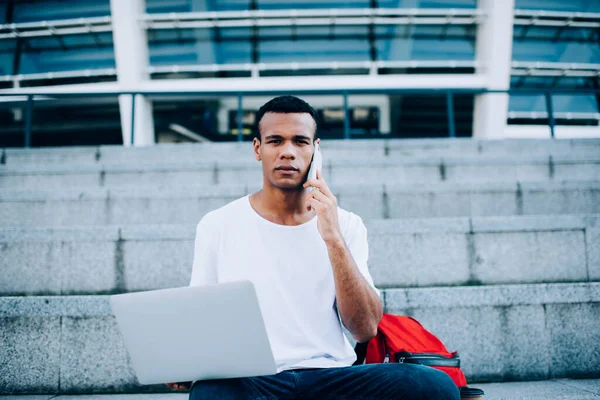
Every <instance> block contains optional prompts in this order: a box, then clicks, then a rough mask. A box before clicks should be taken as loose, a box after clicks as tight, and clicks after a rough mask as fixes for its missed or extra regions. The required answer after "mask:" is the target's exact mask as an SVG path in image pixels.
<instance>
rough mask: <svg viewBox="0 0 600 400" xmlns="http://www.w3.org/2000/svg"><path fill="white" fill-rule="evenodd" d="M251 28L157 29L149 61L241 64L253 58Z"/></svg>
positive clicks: (161, 62) (179, 63)
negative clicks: (217, 30) (216, 38)
mask: <svg viewBox="0 0 600 400" xmlns="http://www.w3.org/2000/svg"><path fill="white" fill-rule="evenodd" d="M249 35H250V30H249V29H248V28H226V29H219V36H220V38H221V39H220V40H219V41H216V40H215V36H216V32H215V30H207V29H196V30H194V29H182V30H179V32H178V31H175V30H156V31H151V34H150V45H149V54H150V65H152V66H161V65H190V64H192V65H194V64H238V63H249V62H251V50H252V48H251V43H250V41H249V39H248V38H249Z"/></svg>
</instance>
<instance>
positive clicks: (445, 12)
mask: <svg viewBox="0 0 600 400" xmlns="http://www.w3.org/2000/svg"><path fill="white" fill-rule="evenodd" d="M482 17H483V14H482V13H481V11H480V10H477V9H466V10H464V9H418V8H363V9H351V8H334V9H310V10H248V11H220V12H186V13H168V14H145V15H144V16H143V17H142V18H141V20H140V21H141V23H142V24H143V26H144V27H145V28H146V29H185V28H217V27H218V28H243V27H268V26H322V25H326V26H330V25H346V26H348V25H399V24H401V25H474V24H478V23H479V22H480V21H481V19H482Z"/></svg>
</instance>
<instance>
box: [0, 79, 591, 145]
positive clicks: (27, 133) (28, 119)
mask: <svg viewBox="0 0 600 400" xmlns="http://www.w3.org/2000/svg"><path fill="white" fill-rule="evenodd" d="M284 93H286V94H297V95H301V94H305V95H306V94H338V95H341V96H342V99H343V104H344V115H345V118H344V138H345V139H350V138H351V135H350V119H349V106H348V96H349V95H351V94H421V95H440V94H445V95H446V101H447V109H448V116H447V119H448V137H455V136H456V132H455V121H454V100H453V98H454V95H455V94H473V95H482V94H490V93H505V94H509V95H510V94H518V95H537V96H539V95H540V94H541V95H544V96H545V98H546V107H547V112H546V116H547V118H548V125H549V126H550V132H551V138H555V125H556V118H557V117H558V118H562V117H563V113H559V114H555V113H554V110H553V105H552V96H554V95H560V94H574V95H589V94H600V89H582V90H566V89H555V90H537V89H509V90H487V89H444V90H436V89H429V90H427V89H381V90H372V89H371V90H368V89H364V90H358V89H355V90H352V89H348V90H343V91H339V90H337V91H335V90H319V91H315V90H286V91H285V92H284ZM185 94H187V95H189V96H194V95H204V96H223V95H224V93H222V92H208V91H207V92H192V91H190V92H187V93H185ZM267 94H268V95H276V94H282V93H280V92H277V91H260V92H256V91H254V92H243V91H238V92H237V99H238V100H237V127H238V132H237V133H238V134H237V140H238V141H242V140H243V135H242V134H241V132H242V120H243V96H244V95H250V96H257V95H267ZM19 95H20V96H21V97H22V96H26V109H25V111H26V112H25V129H24V137H25V139H24V143H25V147H30V146H31V127H32V119H33V109H34V100H35V96H40V95H45V94H44V93H39V92H34V91H31V92H25V91H23V92H22V93H20V94H19ZM121 95H131V96H132V102H131V121H130V122H131V132H132V136H131V144H133V143H134V136H133V133H134V132H135V129H134V128H135V103H136V101H135V99H136V97H137V96H138V95H142V96H174V95H177V96H181V95H182V93H181V92H169V91H163V92H148V91H116V92H108V91H97V92H93V91H90V92H87V93H75V92H70V93H65V92H63V93H56V94H54V95H53V96H54V97H56V98H59V97H65V98H69V97H70V98H81V97H97V96H121ZM2 97H8V98H10V97H16V96H15V94H11V93H6V92H4V93H3V92H0V98H2ZM44 98H45V99H47V96H44ZM566 114H567V115H568V113H566ZM585 114H586V115H587V113H585ZM508 115H509V118H512V117H514V116H515V115H519V114H517V113H515V112H513V113H509V114H508ZM541 115H542V114H540V113H538V114H534V116H535V117H537V116H541ZM591 115H593V116H595V117H596V118H599V117H600V110H599V113H594V114H591Z"/></svg>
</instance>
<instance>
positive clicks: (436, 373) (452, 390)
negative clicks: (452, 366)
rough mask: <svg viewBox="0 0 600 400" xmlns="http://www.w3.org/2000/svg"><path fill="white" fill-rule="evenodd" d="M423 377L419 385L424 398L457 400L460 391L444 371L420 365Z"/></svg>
mask: <svg viewBox="0 0 600 400" xmlns="http://www.w3.org/2000/svg"><path fill="white" fill-rule="evenodd" d="M422 368H423V369H424V370H426V372H424V375H425V377H424V378H423V381H422V382H423V384H422V385H421V389H422V396H423V398H424V399H439V400H459V399H460V391H459V390H458V387H456V384H455V383H454V381H453V380H452V378H450V377H449V376H448V374H446V373H445V372H444V371H440V370H437V369H435V368H430V367H422Z"/></svg>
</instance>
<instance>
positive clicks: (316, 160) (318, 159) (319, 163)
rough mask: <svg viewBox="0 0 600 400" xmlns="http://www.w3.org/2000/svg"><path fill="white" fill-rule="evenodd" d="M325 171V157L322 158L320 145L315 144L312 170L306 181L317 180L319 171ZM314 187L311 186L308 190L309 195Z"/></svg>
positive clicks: (309, 170) (311, 163) (310, 169)
mask: <svg viewBox="0 0 600 400" xmlns="http://www.w3.org/2000/svg"><path fill="white" fill-rule="evenodd" d="M322 169H323V157H322V156H321V148H320V147H319V143H315V152H314V153H313V156H312V161H311V162H310V168H309V169H308V176H307V177H306V180H307V181H308V180H310V179H317V170H319V171H322ZM312 190H313V187H312V186H309V187H307V188H306V191H307V193H310V192H312Z"/></svg>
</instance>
